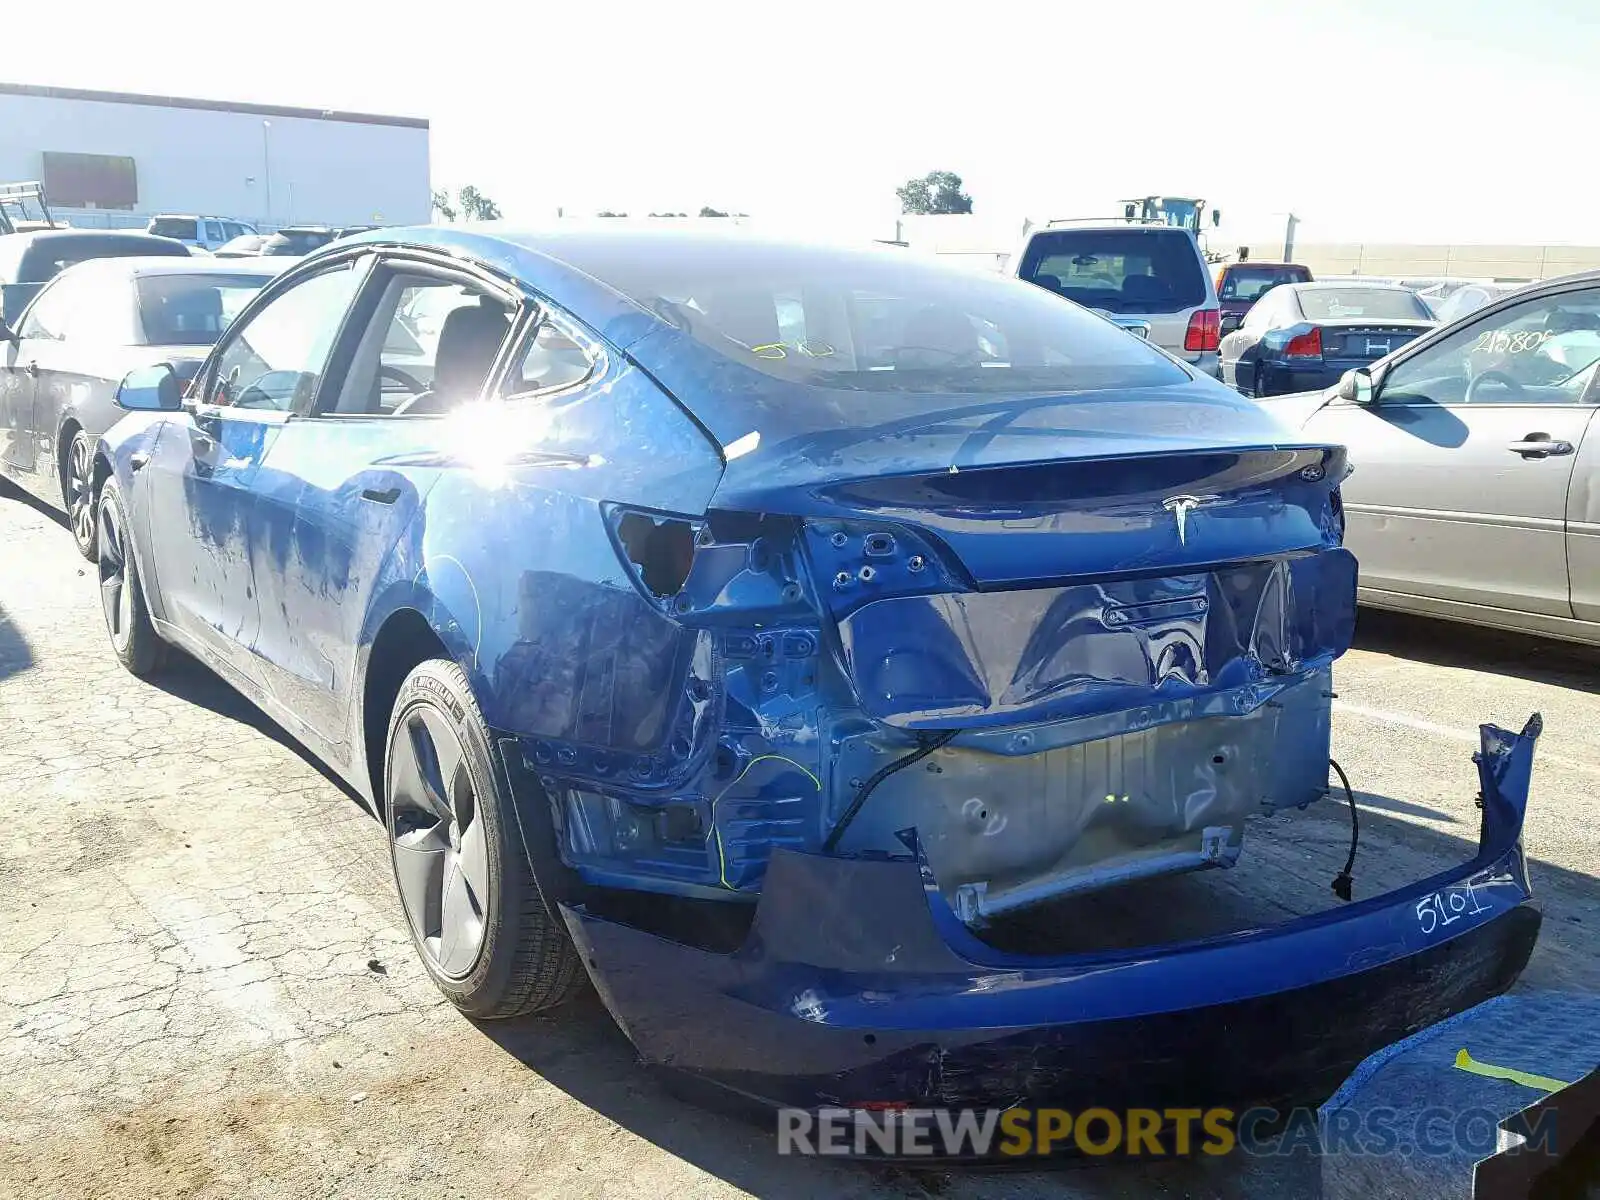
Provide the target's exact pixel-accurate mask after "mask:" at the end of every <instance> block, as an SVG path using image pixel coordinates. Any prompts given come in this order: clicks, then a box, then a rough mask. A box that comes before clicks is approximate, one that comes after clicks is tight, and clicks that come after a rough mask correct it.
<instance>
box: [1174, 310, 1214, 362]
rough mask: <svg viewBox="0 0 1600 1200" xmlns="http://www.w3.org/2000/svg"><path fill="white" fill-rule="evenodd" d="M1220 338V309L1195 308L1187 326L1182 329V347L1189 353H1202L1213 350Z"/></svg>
mask: <svg viewBox="0 0 1600 1200" xmlns="http://www.w3.org/2000/svg"><path fill="white" fill-rule="evenodd" d="M1221 340H1222V311H1221V310H1220V309H1216V308H1201V309H1196V310H1195V311H1194V312H1193V313H1192V314H1190V317H1189V328H1188V329H1187V330H1185V331H1184V335H1183V348H1184V349H1185V350H1187V351H1189V352H1190V353H1191V354H1193V353H1200V354H1204V353H1206V352H1207V351H1211V350H1215V349H1216V348H1217V344H1218V343H1219V342H1220V341H1221Z"/></svg>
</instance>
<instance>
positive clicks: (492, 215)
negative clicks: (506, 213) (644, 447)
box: [456, 183, 500, 221]
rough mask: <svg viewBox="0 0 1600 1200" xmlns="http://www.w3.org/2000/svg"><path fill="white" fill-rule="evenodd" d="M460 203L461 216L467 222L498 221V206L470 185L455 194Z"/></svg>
mask: <svg viewBox="0 0 1600 1200" xmlns="http://www.w3.org/2000/svg"><path fill="white" fill-rule="evenodd" d="M456 195H457V197H458V198H459V199H460V201H461V215H462V216H464V217H465V218H466V219H467V220H469V221H498V220H499V219H500V206H499V205H498V204H496V203H495V202H494V201H493V200H491V199H489V197H487V196H485V195H484V194H483V193H482V192H480V191H479V190H478V189H477V188H475V187H474V186H473V185H472V184H470V183H469V184H467V186H466V187H464V188H462V189H461V190H460V191H459V192H457V193H456Z"/></svg>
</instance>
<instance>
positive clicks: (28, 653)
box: [0, 606, 33, 679]
mask: <svg viewBox="0 0 1600 1200" xmlns="http://www.w3.org/2000/svg"><path fill="white" fill-rule="evenodd" d="M31 666H33V648H32V647H31V646H29V645H28V639H27V638H25V637H23V636H22V630H20V629H18V628H17V623H16V622H15V621H13V620H12V619H11V618H10V617H9V616H7V615H6V610H5V608H4V606H0V679H4V678H5V677H6V676H7V675H15V674H17V673H18V672H21V671H26V670H27V669H28V668H29V667H31Z"/></svg>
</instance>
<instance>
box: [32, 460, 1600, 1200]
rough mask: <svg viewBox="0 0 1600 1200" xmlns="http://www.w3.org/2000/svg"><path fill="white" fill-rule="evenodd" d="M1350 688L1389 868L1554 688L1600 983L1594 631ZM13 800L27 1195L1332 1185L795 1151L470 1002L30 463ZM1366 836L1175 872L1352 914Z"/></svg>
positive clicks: (1577, 969) (1265, 1176)
mask: <svg viewBox="0 0 1600 1200" xmlns="http://www.w3.org/2000/svg"><path fill="white" fill-rule="evenodd" d="M1336 686H1337V687H1338V689H1339V692H1340V699H1339V701H1338V702H1337V708H1336V726H1335V735H1334V743H1335V754H1336V755H1337V756H1338V757H1339V759H1340V761H1341V762H1342V763H1343V765H1344V766H1345V768H1346V769H1347V770H1348V771H1349V772H1350V774H1351V778H1352V781H1353V782H1354V783H1355V786H1356V788H1357V789H1358V791H1359V793H1360V797H1361V802H1362V806H1363V810H1364V811H1363V821H1362V830H1363V834H1362V845H1361V856H1360V859H1359V860H1358V866H1357V875H1356V879H1357V888H1358V892H1365V893H1366V894H1370V892H1371V891H1372V890H1376V889H1377V888H1379V887H1383V886H1395V885H1398V884H1399V883H1402V882H1405V881H1406V880H1409V879H1416V878H1419V877H1421V876H1422V875H1424V874H1426V873H1428V872H1430V871H1432V870H1434V869H1437V867H1438V866H1440V865H1443V864H1445V863H1448V862H1451V861H1459V860H1461V859H1462V858H1464V857H1466V856H1468V854H1469V853H1470V847H1471V845H1472V844H1473V843H1475V840H1476V824H1477V818H1476V812H1475V810H1474V809H1473V806H1472V796H1473V793H1474V791H1475V775H1474V772H1473V768H1472V763H1471V757H1470V756H1471V752H1472V749H1473V747H1474V745H1475V743H1476V740H1477V739H1476V726H1477V724H1478V722H1480V721H1483V720H1494V721H1496V722H1498V723H1500V724H1504V725H1511V726H1517V725H1520V723H1521V722H1522V721H1523V720H1524V719H1525V718H1526V717H1527V715H1528V714H1529V713H1530V712H1532V711H1534V710H1536V709H1537V710H1540V711H1542V712H1543V714H1544V717H1545V724H1546V734H1545V737H1544V739H1543V740H1542V741H1541V743H1540V747H1539V754H1538V762H1537V765H1536V768H1535V787H1534V797H1533V804H1532V811H1531V813H1530V816H1529V821H1528V831H1527V838H1528V845H1529V850H1530V853H1531V856H1532V859H1533V869H1534V882H1535V886H1536V888H1538V890H1539V893H1540V896H1541V899H1542V901H1543V903H1544V906H1545V911H1546V923H1545V927H1544V932H1543V935H1542V937H1541V941H1540V945H1539V948H1538V950H1537V951H1536V953H1535V956H1534V960H1533V963H1532V965H1531V966H1530V968H1529V970H1528V972H1527V974H1526V975H1525V976H1524V980H1523V984H1522V985H1521V986H1536V985H1561V986H1570V987H1582V988H1587V989H1593V988H1595V987H1596V985H1597V982H1600V953H1597V949H1600V884H1597V882H1596V878H1595V873H1596V866H1597V863H1600V801H1597V799H1596V794H1597V787H1596V784H1597V782H1600V655H1597V654H1595V653H1594V652H1591V651H1587V650H1582V649H1578V648H1574V647H1569V646H1563V645H1559V644H1556V643H1547V642H1537V641H1534V640H1531V639H1523V638H1512V637H1498V636H1492V635H1488V634H1483V633H1479V632H1474V631H1470V630H1464V629H1459V628H1455V627H1450V626H1444V625H1440V624H1431V623H1428V622H1421V621H1409V620H1402V619H1398V618H1393V617H1386V616H1383V615H1381V614H1371V613H1368V614H1364V615H1363V617H1362V629H1361V636H1360V638H1359V640H1358V647H1357V649H1355V650H1354V651H1352V652H1351V654H1350V655H1349V656H1348V657H1347V658H1346V659H1345V660H1344V661H1343V662H1342V663H1341V665H1340V667H1339V668H1338V670H1337V674H1336ZM0 795H3V796H4V797H5V800H6V803H7V808H8V810H9V816H8V819H7V821H6V822H5V824H4V827H3V830H0V1081H3V1082H0V1196H11V1195H27V1196H30V1197H78V1196H82V1197H108V1196H124V1195H126V1196H138V1197H155V1196H162V1197H164V1196H197V1197H198V1196H204V1197H212V1196H216V1197H224V1196H226V1197H243V1196H384V1197H400V1196H446V1195H449V1196H455V1195H484V1194H502V1195H526V1196H556V1195H559V1196H575V1197H589V1196H593V1197H612V1196H618V1197H620V1196H637V1195H648V1196H651V1197H653V1198H661V1197H667V1196H674V1195H685V1196H736V1195H744V1194H755V1195H762V1196H775V1197H802V1196H813V1195H819V1194H827V1195H835V1196H841V1197H858V1196H859V1197H867V1196H902V1195H903V1196H921V1195H925V1194H930V1193H935V1192H936V1193H938V1194H940V1195H946V1196H954V1197H962V1198H965V1197H971V1198H973V1200H980V1198H984V1197H1002V1196H1040V1195H1048V1196H1060V1197H1076V1196H1084V1197H1090V1196H1093V1197H1109V1196H1139V1195H1156V1196H1195V1197H1212V1196H1216V1197H1236V1196H1237V1197H1257V1196H1259V1197H1267V1196H1273V1197H1278V1196H1290V1197H1292V1196H1300V1195H1306V1196H1310V1195H1315V1194H1316V1186H1317V1185H1316V1171H1317V1168H1316V1165H1315V1164H1313V1163H1309V1162H1307V1161H1305V1160H1304V1159H1297V1160H1293V1161H1285V1160H1256V1161H1248V1160H1240V1159H1228V1160H1222V1161H1217V1160H1205V1161H1197V1162H1165V1163H1147V1164H1132V1165H1127V1164H1123V1165H1103V1166H1097V1167H1095V1168H1093V1169H1088V1168H1074V1169H1066V1170H1055V1171H1051V1172H1048V1173H1038V1174H1023V1173H1018V1172H1012V1173H1006V1174H980V1173H955V1174H948V1173H922V1172H906V1171H900V1170H884V1169H874V1168H867V1167H861V1166H852V1165H849V1164H838V1163H819V1162H815V1161H805V1160H797V1159H788V1158H779V1157H778V1156H777V1155H776V1153H775V1149H774V1138H773V1136H772V1134H771V1132H770V1131H769V1130H767V1129H765V1128H762V1127H760V1126H756V1125H752V1124H748V1123H744V1122H741V1121H737V1120H733V1119H729V1118H726V1117H723V1116H720V1115H715V1114H712V1113H709V1112H706V1111H703V1110H701V1109H698V1108H694V1107H691V1106H689V1105H687V1104H685V1103H684V1102H682V1101H680V1100H678V1099H676V1098H675V1097H673V1096H671V1095H669V1094H668V1093H666V1092H665V1091H664V1090H662V1088H661V1087H660V1085H659V1084H658V1083H657V1082H656V1081H655V1080H654V1078H653V1077H651V1076H648V1075H647V1074H645V1073H644V1072H642V1071H641V1070H640V1069H639V1068H638V1067H637V1065H636V1064H635V1062H634V1058H633V1054H632V1051H631V1048H630V1047H629V1045H628V1043H627V1041H626V1040H625V1039H624V1038H623V1037H622V1035H621V1034H620V1033H619V1032H618V1031H617V1030H616V1028H615V1027H614V1026H613V1025H612V1024H611V1022H610V1019H609V1018H608V1017H607V1015H606V1013H605V1011H604V1009H603V1008H602V1007H601V1006H600V1004H599V1003H598V1001H597V1000H596V999H595V998H594V997H593V996H592V995H587V996H585V997H584V998H582V999H580V1000H579V1001H577V1002H576V1003H575V1004H574V1005H572V1006H570V1007H569V1008H567V1009H565V1010H563V1011H561V1012H558V1013H555V1014H551V1015H546V1016H541V1017H538V1018H533V1019H528V1020H520V1021H515V1022H506V1023H501V1024H497V1025H482V1026H479V1025H474V1024H473V1023H471V1022H469V1021H467V1020H465V1019H464V1018H462V1017H461V1016H460V1015H458V1014H457V1013H456V1012H455V1010H454V1009H452V1008H450V1007H449V1005H447V1004H445V1003H444V1002H443V1001H442V1000H441V999H440V998H439V997H438V996H437V994H436V993H435V992H434V990H433V988H432V987H431V985H430V984H429V983H428V981H427V979H426V977H425V976H424V975H423V973H422V971H421V969H420V967H419V966H418V965H417V962H416V959H415V957H414V955H413V952H412V948H411V944H410V941H409V939H408V937H407V935H406V932H405V926H404V921H403V918H402V916H401V914H400V911H399V907H398V904H397V902H396V900H395V898H394V894H393V887H392V883H391V881H390V878H389V868H388V861H387V854H386V849H385V846H384V842H383V836H382V831H381V829H380V827H379V826H378V825H377V823H376V822H375V821H374V820H373V819H372V818H371V817H370V816H369V815H368V814H367V813H366V811H365V810H364V809H363V808H361V807H360V806H359V805H358V803H357V802H356V801H355V800H354V798H353V797H351V796H350V795H349V794H348V793H347V792H346V791H345V790H344V789H343V788H342V787H341V786H340V785H339V784H337V783H335V782H334V781H333V780H332V778H331V777H330V776H328V775H326V774H325V773H323V772H322V771H321V770H320V769H319V768H318V767H317V765H316V764H315V763H314V762H313V761H312V760H311V759H309V757H308V756H306V755H305V754H304V753H303V752H301V751H300V750H299V749H298V748H297V747H296V745H295V744H294V743H293V742H292V741H291V740H290V739H289V738H288V737H287V735H285V734H283V733H282V732H280V731H279V730H277V729H276V728H275V727H274V726H272V725H271V724H270V723H269V722H267V721H266V720H265V718H263V717H261V716H260V715H259V714H258V713H257V712H256V711H255V710H254V709H253V708H252V707H251V706H250V705H249V704H248V703H247V702H246V701H244V700H243V699H242V698H240V697H239V696H238V695H237V694H235V693H234V692H232V691H231V690H230V689H229V688H228V687H227V686H226V685H225V684H223V683H222V682H221V681H220V680H218V679H217V678H215V677H214V676H212V675H210V674H209V673H207V672H206V671H205V670H203V669H202V668H200V667H199V666H198V665H195V664H193V663H190V662H187V661H183V662H181V663H180V664H179V665H178V666H177V667H176V668H175V669H174V670H173V671H172V672H170V673H169V675H168V676H166V677H165V678H163V680H162V681H161V683H160V685H159V686H152V685H151V684H148V683H142V682H140V681H138V680H135V679H134V678H132V677H131V676H129V675H128V674H126V673H125V672H124V671H123V670H122V669H121V668H120V667H119V666H118V665H117V663H116V661H115V660H114V658H113V657H112V655H111V652H110V649H109V647H108V645H107V641H106V635H105V631H104V627H103V624H102V621H101V617H100V612H99V607H98V599H97V595H96V590H95V584H94V577H93V572H92V570H91V569H90V568H89V566H88V564H86V563H84V562H83V561H82V560H81V559H80V558H78V557H77V555H76V554H75V552H74V550H73V547H72V541H71V538H70V537H69V536H68V534H67V532H66V530H65V529H64V528H62V527H61V524H60V520H59V518H55V517H53V516H52V515H50V514H49V513H48V512H47V511H46V510H44V509H43V508H41V507H39V506H37V505H35V504H33V503H32V502H31V501H29V500H26V499H25V498H23V497H22V495H21V494H20V493H19V492H16V491H15V490H13V489H11V488H9V487H8V486H6V485H4V484H0ZM1347 838H1348V826H1347V825H1346V823H1345V818H1344V814H1343V812H1342V810H1341V809H1340V808H1339V807H1338V806H1332V805H1319V806H1317V807H1315V808H1313V809H1312V810H1311V811H1310V812H1308V813H1307V814H1304V815H1303V816H1299V817H1296V818H1294V819H1293V820H1291V821H1277V822H1273V823H1269V824H1267V825H1265V826H1263V827H1261V828H1253V829H1252V830H1251V831H1250V833H1249V834H1248V835H1247V837H1246V843H1245V853H1244V860H1243V861H1242V863H1241V865H1240V867H1239V868H1237V869H1236V870H1234V871H1231V872H1213V873H1210V874H1208V875H1204V876H1191V877H1186V878H1184V879H1181V880H1177V881H1165V882H1163V884H1162V886H1163V887H1165V888H1167V889H1168V891H1167V896H1168V898H1169V899H1177V900H1179V901H1181V902H1180V903H1177V904H1174V905H1173V906H1172V907H1168V906H1167V905H1165V904H1163V905H1162V907H1163V908H1164V909H1165V910H1166V911H1168V912H1172V911H1175V910H1177V909H1181V908H1184V907H1185V906H1188V907H1194V908H1204V907H1207V905H1208V904H1211V903H1212V902H1213V901H1214V900H1215V899H1216V898H1218V897H1227V898H1228V901H1229V903H1230V904H1232V905H1233V906H1234V907H1236V908H1237V907H1240V906H1244V907H1245V908H1250V907H1251V906H1253V908H1251V911H1252V912H1254V913H1255V915H1257V916H1261V917H1265V918H1267V919H1282V917H1283V916H1284V915H1286V914H1288V913H1294V912H1303V911H1310V910H1312V909H1314V908H1317V907H1323V906H1325V905H1326V904H1327V903H1328V901H1327V899H1326V894H1327V886H1328V879H1329V878H1330V877H1331V875H1332V873H1333V872H1334V871H1335V870H1337V869H1338V866H1339V865H1341V864H1342V859H1343V852H1344V849H1345V845H1346V839H1347ZM1206 897H1209V898H1210V899H1209V900H1208V899H1203V898H1206ZM1185 898H1186V899H1185ZM1246 915H1248V914H1246Z"/></svg>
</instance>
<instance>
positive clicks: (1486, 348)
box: [1378, 288, 1600, 404]
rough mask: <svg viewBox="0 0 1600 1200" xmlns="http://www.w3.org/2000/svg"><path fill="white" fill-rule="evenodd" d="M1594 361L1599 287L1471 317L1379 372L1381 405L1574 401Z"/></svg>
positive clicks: (1599, 339) (1598, 355)
mask: <svg viewBox="0 0 1600 1200" xmlns="http://www.w3.org/2000/svg"><path fill="white" fill-rule="evenodd" d="M1597 364H1600V288H1589V289H1584V290H1581V291H1574V292H1561V293H1558V294H1556V295H1551V296H1538V297H1535V298H1532V299H1529V300H1525V301H1523V302H1522V303H1521V304H1514V305H1511V306H1510V307H1509V308H1503V309H1501V310H1500V311H1499V312H1495V313H1491V314H1490V315H1489V316H1486V317H1483V318H1481V319H1479V320H1476V321H1472V322H1470V323H1468V324H1467V325H1465V326H1464V327H1463V328H1461V329H1458V330H1456V331H1455V332H1454V333H1451V334H1448V335H1447V336H1445V337H1443V338H1441V339H1439V340H1438V341H1437V342H1434V343H1433V344H1432V345H1431V346H1429V347H1427V348H1426V349H1425V350H1422V351H1420V352H1419V353H1417V354H1414V355H1412V356H1411V357H1410V358H1407V359H1405V360H1403V361H1401V362H1399V363H1396V364H1395V365H1394V366H1393V367H1392V368H1390V369H1389V371H1388V372H1387V373H1386V374H1385V375H1384V378H1383V381H1382V386H1381V389H1380V391H1379V396H1378V399H1379V401H1380V403H1383V404H1577V403H1579V402H1581V401H1582V400H1583V397H1584V393H1585V391H1586V390H1587V388H1588V386H1589V384H1590V383H1591V381H1592V380H1593V379H1594V376H1595V372H1596V369H1597Z"/></svg>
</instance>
